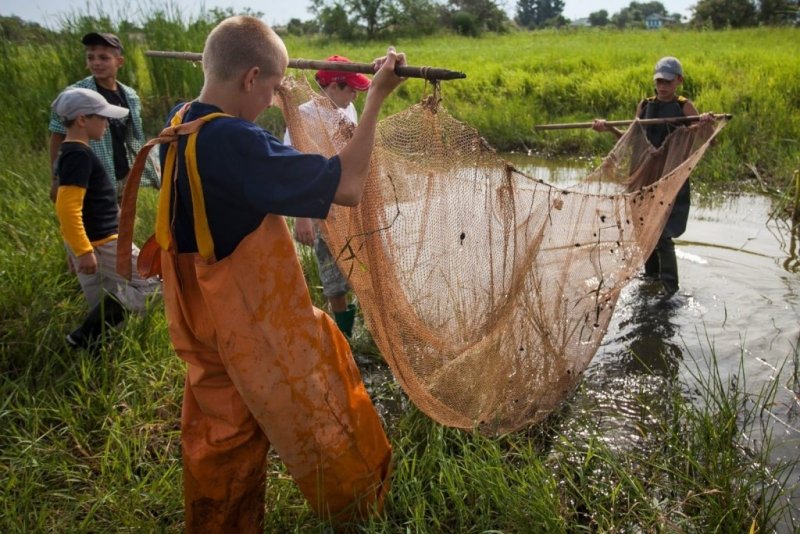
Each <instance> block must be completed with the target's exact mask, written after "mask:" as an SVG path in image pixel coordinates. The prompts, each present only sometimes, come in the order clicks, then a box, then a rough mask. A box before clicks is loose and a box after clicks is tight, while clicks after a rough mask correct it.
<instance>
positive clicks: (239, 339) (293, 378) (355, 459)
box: [118, 105, 391, 532]
mask: <svg viewBox="0 0 800 534" xmlns="http://www.w3.org/2000/svg"><path fill="white" fill-rule="evenodd" d="M187 109H188V105H186V106H184V108H183V109H182V110H181V111H180V112H179V113H178V114H176V116H175V117H174V118H173V120H172V123H171V126H170V127H168V128H166V129H165V130H164V131H163V132H162V133H161V135H160V136H159V138H157V139H154V140H152V141H150V142H149V143H147V145H146V146H145V148H144V149H142V151H141V152H140V153H139V155H138V156H137V163H138V161H139V159H142V162H141V165H140V167H141V168H143V167H144V160H145V159H146V155H147V152H148V151H149V150H150V149H151V148H152V146H155V145H156V144H159V143H169V148H168V151H167V157H166V161H165V165H164V173H163V177H164V182H163V185H162V188H161V192H160V195H159V203H158V215H157V221H156V235H155V240H154V239H153V238H151V239H150V240H149V241H148V243H147V244H146V245H145V246H143V248H142V253H141V254H140V263H139V270H140V271H145V272H153V271H158V269H159V268H160V269H161V271H162V274H163V278H164V303H165V306H166V314H167V320H168V324H169V332H170V337H171V339H172V343H173V345H174V347H175V350H176V352H177V354H178V356H180V357H181V358H182V359H183V360H185V361H186V362H187V364H188V369H187V375H186V386H185V390H184V402H183V412H182V423H181V437H182V447H183V462H184V501H185V512H186V518H185V519H186V527H187V531H190V532H191V531H203V532H212V531H236V532H262V528H263V525H262V523H263V516H264V488H265V479H266V455H267V451H268V449H269V447H270V446H272V447H274V448H275V451H276V452H277V453H278V455H279V456H280V457H281V459H282V460H283V462H284V464H285V465H286V468H287V470H288V472H289V473H290V474H291V475H292V477H293V478H294V480H295V481H296V482H297V484H298V486H299V488H300V490H301V491H302V493H303V495H304V496H305V497H306V499H307V500H308V502H309V504H310V506H311V507H312V508H313V509H314V511H315V512H316V513H317V514H318V515H320V516H321V517H323V518H326V519H331V520H333V521H335V522H337V523H346V522H350V521H356V520H359V519H362V518H364V517H366V516H368V515H369V514H371V513H375V512H379V511H380V510H381V508H382V504H383V499H384V497H385V495H386V492H387V491H388V489H389V474H390V470H391V466H390V463H391V447H390V446H389V442H388V440H387V438H386V434H385V433H384V431H383V428H382V426H381V423H380V419H379V417H378V415H377V413H376V412H375V408H374V407H373V405H372V402H371V400H370V398H369V396H368V394H367V392H366V389H365V388H364V384H363V382H362V381H361V377H360V375H359V372H358V369H357V367H356V365H355V363H354V361H353V357H352V354H351V352H350V347H349V345H348V343H347V340H346V339H345V338H344V336H343V335H342V333H341V332H340V331H339V329H338V328H337V326H336V324H335V323H334V322H333V320H332V319H331V318H330V317H329V316H328V315H327V314H326V313H324V312H322V311H321V310H319V309H317V308H315V307H314V306H313V305H312V303H311V299H310V296H309V293H308V289H307V287H306V284H305V280H304V278H303V274H302V270H301V267H300V264H299V262H298V259H297V254H296V252H295V247H294V243H293V242H292V239H291V236H290V234H289V231H288V228H287V226H286V223H285V221H284V219H283V217H280V216H277V215H268V216H267V217H265V218H264V220H263V222H262V223H261V225H260V226H259V227H258V229H256V230H255V231H253V232H252V233H251V234H249V235H248V236H246V237H245V238H244V239H243V240H242V241H241V243H240V244H239V246H238V247H237V248H236V250H235V251H234V252H233V253H232V254H231V255H230V256H228V257H226V258H224V259H222V260H219V261H217V260H216V258H215V256H214V243H213V240H212V237H211V232H210V230H209V225H208V220H207V218H206V212H205V203H204V199H203V190H202V186H201V181H202V177H201V176H200V174H199V172H198V169H197V154H196V143H197V133H198V131H199V130H200V129H201V127H202V125H203V124H205V123H207V122H209V121H211V120H217V119H220V118H222V117H225V119H224V120H228V117H229V116H227V115H224V114H222V113H213V114H210V115H206V116H204V117H202V118H200V119H197V120H194V121H191V122H188V123H185V124H182V123H181V122H182V117H183V114H184V113H185V111H186V110H187ZM179 136H188V139H187V142H186V148H185V151H184V152H185V153H184V158H183V164H184V165H185V166H186V169H187V173H188V176H189V185H190V189H191V197H192V206H193V213H194V224H195V235H196V239H197V244H198V249H199V251H198V252H197V253H178V252H177V251H176V249H175V244H174V241H173V239H172V228H171V222H172V221H171V216H172V215H171V209H170V208H171V206H172V202H173V199H172V196H173V189H174V187H175V176H176V169H177V166H178V165H179V164H180V163H181V162H180V161H179V159H178V153H179V148H178V137H179ZM143 155H144V156H143ZM136 167H137V165H136V164H134V170H133V171H132V172H131V177H130V178H129V179H128V183H127V184H126V187H125V191H124V193H123V203H122V214H121V222H120V241H123V239H124V240H126V241H127V242H130V241H131V240H132V233H133V220H134V218H135V209H136V207H135V205H136V191H137V190H138V185H139V183H138V182H139V179H138V178H139V177H138V176H135V175H134V174H135V169H136ZM139 176H140V175H139ZM123 221H124V224H123ZM123 226H124V228H123ZM156 243H157V244H156ZM120 250H130V247H128V248H127V249H126V248H125V242H122V243H121V244H120ZM124 261H125V260H124V258H122V259H120V261H119V264H118V271H119V272H120V274H121V275H123V276H125V275H127V276H130V259H128V263H127V265H128V267H127V273H126V272H125V270H126V268H125V263H124ZM159 263H160V265H159Z"/></svg>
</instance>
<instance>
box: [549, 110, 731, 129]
mask: <svg viewBox="0 0 800 534" xmlns="http://www.w3.org/2000/svg"><path fill="white" fill-rule="evenodd" d="M731 118H733V115H731V114H730V113H715V114H714V119H731ZM699 120H700V115H689V116H688V117H670V118H666V119H628V120H622V121H606V126H628V125H630V124H633V123H634V122H638V123H639V124H643V125H645V126H646V125H648V124H674V123H678V124H680V123H683V122H697V121H699ZM592 124H593V123H592V122H567V123H562V124H537V125H536V126H534V127H533V129H534V130H568V129H571V128H591V127H592Z"/></svg>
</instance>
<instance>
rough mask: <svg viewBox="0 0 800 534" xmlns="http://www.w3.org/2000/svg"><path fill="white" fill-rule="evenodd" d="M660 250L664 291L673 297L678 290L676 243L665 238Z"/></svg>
mask: <svg viewBox="0 0 800 534" xmlns="http://www.w3.org/2000/svg"><path fill="white" fill-rule="evenodd" d="M665 241H668V242H665V243H664V246H663V247H661V250H660V251H659V259H660V261H661V283H662V284H663V285H664V293H665V294H666V296H667V297H671V296H672V295H674V294H675V293H676V292H677V291H678V258H676V257H675V244H674V243H673V242H672V239H669V240H665Z"/></svg>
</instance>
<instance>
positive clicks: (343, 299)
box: [283, 56, 370, 339]
mask: <svg viewBox="0 0 800 534" xmlns="http://www.w3.org/2000/svg"><path fill="white" fill-rule="evenodd" d="M325 61H332V62H340V63H350V60H349V59H347V58H346V57H343V56H331V57H329V58H328V59H326V60H325ZM314 79H315V80H316V82H317V84H318V85H319V86H320V88H322V92H323V94H324V95H325V96H327V97H328V99H329V100H330V101H331V102H332V103H333V105H334V106H336V110H335V111H336V112H337V117H335V118H334V119H333V120H336V119H339V118H341V119H343V120H345V121H347V123H348V124H352V125H353V126H355V125H356V124H357V123H358V115H357V113H356V108H355V106H354V105H353V102H354V101H355V99H356V97H357V96H358V91H366V90H367V89H369V85H370V81H369V78H367V77H366V76H364V75H363V74H359V73H356V72H345V71H333V70H319V71H317V73H316V75H315V76H314ZM299 110H300V112H301V113H303V114H307V115H310V116H314V115H317V114H320V113H326V112H328V113H329V110H328V109H327V108H326V109H322V108H321V106H319V105H317V103H316V102H314V101H313V100H312V101H309V102H306V103H305V104H302V105H301V106H300V108H299ZM283 142H284V144H287V145H291V144H292V139H291V137H290V135H289V131H288V130H287V131H286V133H285V134H284V136H283ZM294 238H295V239H296V240H297V241H298V242H299V243H302V244H303V245H308V246H313V247H314V252H315V257H316V261H317V268H318V270H319V277H320V280H321V281H322V294H323V295H325V298H327V299H328V303H329V304H330V308H331V312H332V313H333V317H334V319H335V320H336V325H337V326H338V327H339V330H341V331H342V333H343V334H344V335H345V336H346V337H347V338H348V339H349V338H350V337H352V335H353V322H354V321H355V315H356V307H355V305H354V304H348V302H347V293H348V291H350V284H349V283H348V282H347V278H345V276H344V275H343V274H342V271H341V270H339V267H338V266H337V265H336V261H335V259H334V257H333V255H332V254H331V251H330V249H329V248H328V244H327V243H326V242H325V239H324V238H323V236H322V233H321V232H320V229H319V223H317V222H316V221H314V220H313V219H308V218H305V217H297V218H296V219H295V226H294Z"/></svg>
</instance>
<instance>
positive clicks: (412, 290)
mask: <svg viewBox="0 0 800 534" xmlns="http://www.w3.org/2000/svg"><path fill="white" fill-rule="evenodd" d="M279 100H280V103H279V105H280V107H281V109H282V111H283V114H284V118H285V119H286V122H287V126H288V129H289V132H290V135H291V138H292V143H293V144H294V145H295V146H296V147H297V148H298V149H300V150H302V151H304V152H313V153H321V154H324V155H328V156H330V155H333V154H335V153H337V152H338V151H339V149H340V148H341V147H343V146H344V144H345V143H346V142H347V140H348V139H349V138H350V136H351V135H352V130H353V126H352V125H349V124H347V122H346V121H345V120H342V118H341V116H340V114H339V113H337V112H335V109H334V107H333V104H331V103H330V102H329V101H328V100H327V99H326V98H325V97H323V96H320V95H318V94H317V93H315V92H314V91H313V90H312V89H311V87H310V86H309V85H308V84H307V82H306V81H305V79H303V78H299V79H294V78H291V77H289V78H287V80H286V82H285V83H284V86H283V88H282V90H281V91H280V98H279ZM724 124H725V123H724V121H718V122H717V123H716V124H714V125H711V124H708V123H696V124H694V125H692V126H690V127H685V128H677V129H676V130H675V132H673V133H672V134H671V135H670V136H669V138H668V139H667V140H666V141H665V143H664V145H662V147H661V148H660V149H658V150H656V149H654V148H653V147H652V146H650V145H649V143H648V142H647V138H646V136H645V130H644V127H643V126H641V125H639V124H638V123H634V124H633V125H632V126H631V127H630V128H629V129H628V130H627V132H626V133H625V135H624V136H623V137H622V138H621V139H620V140H619V142H618V143H617V144H616V146H615V147H614V148H613V149H612V151H611V152H610V153H609V154H608V156H607V157H606V158H605V159H604V160H603V162H602V164H601V165H600V166H599V167H598V168H597V169H595V170H594V171H592V172H589V173H588V174H587V176H586V178H585V179H584V180H583V181H581V182H580V183H578V184H577V185H575V186H572V187H569V188H558V187H555V186H553V185H551V184H548V183H545V182H544V181H543V180H540V179H537V178H536V177H535V176H529V175H527V174H525V173H523V172H520V171H519V170H517V169H515V168H514V167H513V166H512V165H510V164H509V163H507V162H506V161H504V160H503V159H502V158H500V157H498V156H497V155H496V154H495V152H494V151H493V150H492V149H491V148H490V147H489V146H488V145H487V144H486V142H485V141H484V140H483V139H482V138H481V137H480V135H479V134H478V133H477V132H476V131H475V130H474V129H472V128H470V127H469V126H467V125H465V124H463V123H461V122H459V121H457V120H456V119H454V118H453V117H452V116H450V115H449V114H448V113H447V111H446V110H445V109H444V107H443V106H442V105H441V103H440V102H439V101H438V99H437V98H436V97H435V95H433V96H431V97H428V98H427V99H426V100H425V101H423V102H422V103H420V104H417V105H415V106H412V107H410V108H408V109H406V110H405V111H402V112H401V113H398V114H396V115H393V116H391V117H388V118H386V119H384V120H382V121H381V122H380V124H379V126H378V134H377V139H376V144H375V149H374V153H373V158H372V162H371V167H370V175H369V178H368V182H367V184H366V188H365V191H364V196H363V200H362V202H361V204H360V205H359V206H357V207H354V208H347V207H341V206H334V207H333V208H332V209H331V211H330V214H329V216H328V219H327V220H326V221H324V222H323V223H322V229H323V233H324V235H325V236H326V240H327V242H328V245H329V247H330V249H331V252H332V254H333V255H334V257H336V258H337V263H338V265H339V267H340V268H341V270H342V272H343V273H345V274H346V275H347V276H349V279H350V282H351V285H352V287H353V291H354V292H355V294H356V296H357V297H358V300H359V303H360V305H361V307H362V309H363V313H364V317H365V320H366V323H367V325H368V328H369V330H370V332H371V333H372V335H373V337H374V339H375V342H376V343H377V345H378V348H379V349H380V351H381V353H382V355H383V356H384V358H385V359H386V361H387V362H388V364H389V366H390V367H391V369H392V372H393V374H394V376H395V377H396V379H397V380H398V382H399V383H400V385H401V386H402V388H403V389H404V391H405V392H406V393H407V394H408V396H409V398H410V399H411V401H412V402H414V404H415V405H416V406H417V407H418V408H419V409H421V410H422V411H423V412H425V413H426V414H428V415H429V416H430V417H431V418H433V419H434V420H436V421H438V422H440V423H442V424H444V425H448V426H454V427H461V428H475V427H478V428H480V429H481V430H482V431H484V432H487V433H503V432H509V431H514V430H517V429H520V428H522V427H524V426H526V425H529V424H531V423H534V422H536V421H539V420H541V419H542V418H543V417H545V416H546V415H547V414H548V413H549V412H551V411H552V410H553V409H554V408H556V407H557V406H558V404H559V403H560V402H561V401H562V400H563V399H565V397H567V396H568V395H569V394H570V393H571V391H572V390H573V389H574V388H575V386H576V385H577V384H578V382H579V381H580V379H581V375H582V373H583V372H584V370H585V369H586V367H587V365H588V364H589V362H590V360H591V359H592V357H593V355H594V354H595V352H596V350H597V348H598V346H599V344H600V342H601V340H602V339H603V336H604V334H605V332H606V328H607V326H608V324H609V321H610V319H611V315H612V312H613V310H614V306H615V304H616V302H617V298H618V297H619V294H620V291H621V290H622V288H623V286H624V285H625V284H626V283H627V282H628V281H629V280H630V279H631V277H632V276H633V275H634V274H635V273H636V271H637V270H638V269H639V268H640V267H641V266H642V264H643V263H644V260H645V259H646V258H647V256H648V255H649V253H650V252H651V251H652V250H653V248H654V247H655V245H656V242H657V240H658V238H659V236H660V234H661V231H662V229H663V227H664V225H665V223H666V220H667V217H668V216H669V213H670V210H671V207H672V202H673V200H674V199H675V197H676V195H677V193H678V190H679V189H680V188H681V186H682V185H683V184H684V182H685V181H686V180H687V178H688V177H689V174H690V173H691V171H692V169H693V168H694V167H695V166H696V164H697V163H698V161H699V160H700V158H701V157H702V156H703V153H704V152H705V150H706V149H707V148H708V146H709V143H710V142H711V140H712V139H713V138H714V137H715V135H716V134H717V133H718V132H719V131H720V130H721V129H722V128H723V127H724Z"/></svg>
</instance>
